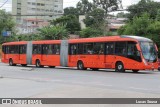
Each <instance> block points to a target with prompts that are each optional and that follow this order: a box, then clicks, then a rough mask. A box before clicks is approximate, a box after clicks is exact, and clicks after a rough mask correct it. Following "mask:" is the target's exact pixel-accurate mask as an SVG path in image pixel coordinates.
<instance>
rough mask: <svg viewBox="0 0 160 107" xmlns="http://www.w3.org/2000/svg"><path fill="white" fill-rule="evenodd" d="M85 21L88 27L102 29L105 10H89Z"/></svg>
mask: <svg viewBox="0 0 160 107" xmlns="http://www.w3.org/2000/svg"><path fill="white" fill-rule="evenodd" d="M84 23H85V24H86V26H87V27H91V28H95V29H101V30H102V29H103V23H104V10H102V9H99V8H95V9H94V10H93V11H91V12H89V13H88V14H87V15H86V19H85V20H84Z"/></svg>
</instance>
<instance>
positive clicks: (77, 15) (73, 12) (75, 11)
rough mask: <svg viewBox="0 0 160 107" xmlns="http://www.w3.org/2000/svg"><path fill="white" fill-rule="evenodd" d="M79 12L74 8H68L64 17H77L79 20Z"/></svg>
mask: <svg viewBox="0 0 160 107" xmlns="http://www.w3.org/2000/svg"><path fill="white" fill-rule="evenodd" d="M78 11H79V10H78V9H77V8H74V7H66V8H65V9H64V16H67V15H75V16H76V17H77V18H78V17H79V12H78Z"/></svg>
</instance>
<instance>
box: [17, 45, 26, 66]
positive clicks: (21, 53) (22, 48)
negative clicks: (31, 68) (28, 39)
mask: <svg viewBox="0 0 160 107" xmlns="http://www.w3.org/2000/svg"><path fill="white" fill-rule="evenodd" d="M26 59H27V58H26V45H19V60H20V61H19V63H20V64H26Z"/></svg>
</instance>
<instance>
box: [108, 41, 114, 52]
mask: <svg viewBox="0 0 160 107" xmlns="http://www.w3.org/2000/svg"><path fill="white" fill-rule="evenodd" d="M113 54H114V42H110V43H106V55H113Z"/></svg>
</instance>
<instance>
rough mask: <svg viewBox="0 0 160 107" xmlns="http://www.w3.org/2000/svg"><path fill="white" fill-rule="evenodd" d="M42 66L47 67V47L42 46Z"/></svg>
mask: <svg viewBox="0 0 160 107" xmlns="http://www.w3.org/2000/svg"><path fill="white" fill-rule="evenodd" d="M41 59H42V65H47V59H48V45H42V56H41Z"/></svg>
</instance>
